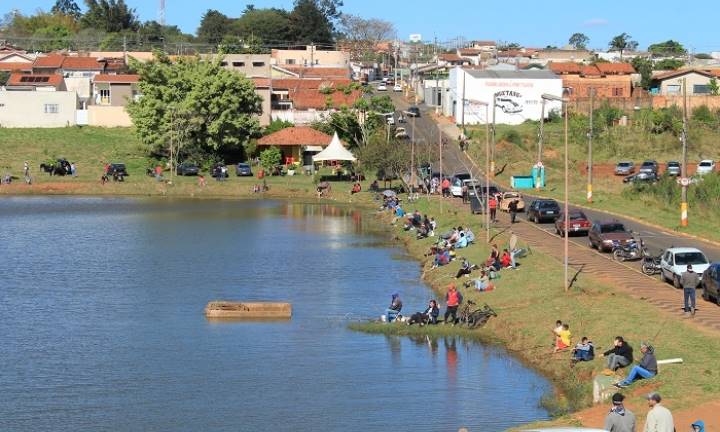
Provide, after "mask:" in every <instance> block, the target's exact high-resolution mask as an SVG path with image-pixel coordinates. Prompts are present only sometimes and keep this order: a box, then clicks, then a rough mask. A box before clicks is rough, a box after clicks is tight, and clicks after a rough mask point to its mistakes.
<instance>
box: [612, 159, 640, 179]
mask: <svg viewBox="0 0 720 432" xmlns="http://www.w3.org/2000/svg"><path fill="white" fill-rule="evenodd" d="M634 172H635V164H634V163H633V162H631V161H620V162H618V163H617V165H615V175H622V176H626V175H630V174H632V173H634Z"/></svg>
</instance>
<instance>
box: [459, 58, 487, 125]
mask: <svg viewBox="0 0 720 432" xmlns="http://www.w3.org/2000/svg"><path fill="white" fill-rule="evenodd" d="M460 70H461V71H462V73H463V86H462V116H460V123H461V127H460V131H461V132H462V137H463V138H465V80H466V79H467V72H466V71H465V69H463V68H460ZM485 121H486V122H487V119H485Z"/></svg>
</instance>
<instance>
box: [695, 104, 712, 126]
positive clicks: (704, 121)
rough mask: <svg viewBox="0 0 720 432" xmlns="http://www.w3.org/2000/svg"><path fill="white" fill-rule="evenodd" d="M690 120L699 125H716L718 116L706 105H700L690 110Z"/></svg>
mask: <svg viewBox="0 0 720 432" xmlns="http://www.w3.org/2000/svg"><path fill="white" fill-rule="evenodd" d="M691 118H692V120H693V121H694V122H697V123H699V124H700V125H701V126H710V127H716V126H717V125H718V117H717V115H716V114H714V113H713V112H712V111H710V108H708V106H707V105H700V106H699V107H695V108H693V110H692V117H691Z"/></svg>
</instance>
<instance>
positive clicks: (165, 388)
mask: <svg viewBox="0 0 720 432" xmlns="http://www.w3.org/2000/svg"><path fill="white" fill-rule="evenodd" d="M0 222H1V223H2V225H1V228H0V246H1V247H2V259H1V260H0V274H1V275H2V279H1V282H0V283H1V287H0V343H1V345H0V430H2V431H15V430H22V431H24V430H33V431H43V430H53V431H103V430H107V431H140V430H143V431H169V430H173V431H200V430H218V431H225V430H227V431H256V430H257V431H261V430H273V431H285V430H287V431H304V430H362V431H385V430H388V428H389V429H390V430H413V429H417V430H437V431H441V430H445V431H450V430H457V428H458V427H459V426H468V427H470V428H471V430H473V431H496V430H503V429H505V428H507V427H510V426H512V425H517V424H519V423H524V422H527V421H531V420H537V419H541V418H545V417H546V416H547V413H546V412H545V411H543V410H542V409H540V408H539V407H538V400H539V398H540V396H541V395H542V394H543V393H545V392H547V391H549V389H550V387H549V384H548V382H547V381H545V380H544V379H543V378H542V377H540V376H538V375H537V374H535V373H533V372H532V371H530V370H528V369H526V368H524V367H523V366H522V365H521V364H519V363H518V362H517V361H515V360H513V359H511V358H508V357H507V356H506V355H504V353H503V352H501V351H498V350H496V349H486V348H483V347H481V346H478V345H475V344H467V343H465V342H463V341H461V340H453V339H446V340H442V339H441V340H437V341H431V340H424V339H421V340H411V339H409V338H396V337H384V336H376V335H365V334H359V333H355V332H351V331H349V330H347V329H346V328H345V322H344V321H343V320H341V319H339V318H338V317H341V316H342V315H343V314H346V313H348V312H351V313H353V314H355V315H373V316H377V315H379V314H380V313H381V312H382V311H383V310H384V307H385V306H386V304H387V303H388V302H389V296H390V294H391V293H392V292H393V291H396V290H397V291H399V292H400V293H401V295H402V297H403V299H404V302H405V305H406V309H408V310H413V311H414V310H416V309H420V308H422V306H423V305H424V304H425V303H426V301H427V299H428V297H429V296H430V295H431V294H430V292H429V290H428V289H427V288H426V287H425V286H423V285H422V284H420V283H419V281H418V278H419V269H418V266H417V264H415V263H413V262H411V261H408V260H401V259H396V258H397V257H398V256H401V251H400V250H398V249H394V248H393V247H392V246H390V245H386V244H382V243H381V242H380V241H379V239H378V237H375V236H372V235H368V234H367V230H366V226H367V225H368V224H371V223H373V220H372V218H370V217H367V218H365V220H363V218H362V217H361V214H360V213H357V212H350V211H348V210H344V209H338V208H332V207H321V206H305V205H287V204H283V203H276V202H232V201H204V202H199V201H149V200H129V199H102V198H9V199H8V198H4V199H1V200H0ZM213 299H245V300H287V301H290V302H292V303H293V305H294V316H293V319H292V320H291V321H289V322H280V323H277V322H275V323H272V322H270V323H268V322H265V323H211V322H208V321H207V320H206V319H205V318H204V316H203V307H204V306H205V304H206V303H207V302H208V301H209V300H213Z"/></svg>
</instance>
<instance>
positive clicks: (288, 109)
mask: <svg viewBox="0 0 720 432" xmlns="http://www.w3.org/2000/svg"><path fill="white" fill-rule="evenodd" d="M350 85H351V81H350V80H349V79H338V80H320V79H299V78H294V79H275V80H272V85H271V92H272V96H271V98H272V99H271V100H272V119H273V120H284V121H289V122H292V123H294V124H299V125H306V124H311V123H313V122H316V121H319V120H322V119H323V118H325V117H326V116H327V115H329V114H330V113H332V112H334V111H337V110H339V109H342V108H344V107H348V108H349V107H352V106H353V105H354V104H355V102H356V101H357V100H358V99H360V98H361V97H362V92H361V91H360V90H354V89H350V87H349V86H350Z"/></svg>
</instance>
